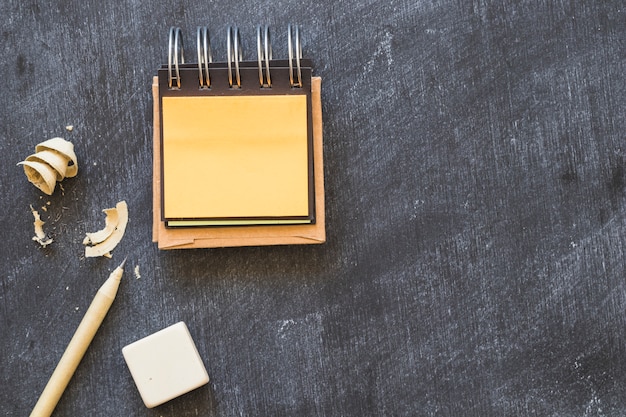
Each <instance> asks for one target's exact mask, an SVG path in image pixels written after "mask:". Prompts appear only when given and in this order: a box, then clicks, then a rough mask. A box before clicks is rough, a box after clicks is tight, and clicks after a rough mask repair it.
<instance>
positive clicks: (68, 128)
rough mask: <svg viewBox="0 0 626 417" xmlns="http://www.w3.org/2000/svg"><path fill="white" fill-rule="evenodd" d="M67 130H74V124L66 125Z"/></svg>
mask: <svg viewBox="0 0 626 417" xmlns="http://www.w3.org/2000/svg"><path fill="white" fill-rule="evenodd" d="M65 130H67V131H68V132H71V131H72V130H74V126H72V125H67V126H65Z"/></svg>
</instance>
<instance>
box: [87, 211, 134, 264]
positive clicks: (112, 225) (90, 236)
mask: <svg viewBox="0 0 626 417" xmlns="http://www.w3.org/2000/svg"><path fill="white" fill-rule="evenodd" d="M102 211H103V212H104V213H106V215H107V217H106V219H105V227H104V229H102V230H99V231H97V232H94V233H87V234H86V235H87V236H86V237H85V240H83V244H85V245H93V246H87V247H86V248H85V257H87V258H91V257H95V256H105V257H108V258H110V257H111V251H112V250H113V249H115V247H116V246H117V244H118V243H120V241H121V240H122V237H123V236H124V232H125V231H126V224H128V206H127V205H126V201H120V202H119V203H117V204H116V205H115V208H110V209H105V210H102Z"/></svg>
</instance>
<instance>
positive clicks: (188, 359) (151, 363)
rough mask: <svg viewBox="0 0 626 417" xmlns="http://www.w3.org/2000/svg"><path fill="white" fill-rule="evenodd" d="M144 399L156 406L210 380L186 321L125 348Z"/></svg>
mask: <svg viewBox="0 0 626 417" xmlns="http://www.w3.org/2000/svg"><path fill="white" fill-rule="evenodd" d="M122 354H123V355H124V360H126V364H127V365H128V369H130V373H131V375H132V376H133V380H134V381H135V385H137V389H138V390H139V394H140V395H141V399H142V400H143V402H144V404H145V405H146V407H148V408H152V407H156V406H157V405H160V404H163V403H165V402H167V401H169V400H171V399H173V398H176V397H178V396H180V395H183V394H185V393H187V392H189V391H191V390H194V389H196V388H198V387H200V386H202V385H204V384H206V383H208V382H209V375H208V374H207V371H206V368H205V367H204V364H203V363H202V359H201V358H200V354H199V353H198V349H196V345H195V344H194V343H193V339H192V338H191V334H189V329H187V326H186V325H185V323H184V322H182V321H181V322H178V323H176V324H174V325H172V326H170V327H167V328H165V329H163V330H160V331H158V332H156V333H154V334H151V335H150V336H147V337H144V338H143V339H140V340H138V341H136V342H134V343H131V344H130V345H128V346H124V347H123V348H122Z"/></svg>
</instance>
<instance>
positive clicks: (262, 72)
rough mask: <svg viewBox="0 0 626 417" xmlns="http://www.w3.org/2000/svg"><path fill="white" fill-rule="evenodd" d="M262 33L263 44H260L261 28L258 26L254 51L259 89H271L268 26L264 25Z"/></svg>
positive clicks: (270, 48) (270, 56)
mask: <svg viewBox="0 0 626 417" xmlns="http://www.w3.org/2000/svg"><path fill="white" fill-rule="evenodd" d="M263 32H264V34H263V42H261V26H258V27H257V32H256V50H257V59H258V62H259V84H260V85H261V88H271V87H272V77H271V76H270V61H271V59H272V43H271V41H270V28H269V26H267V25H265V27H264V30H263ZM264 65H265V68H264Z"/></svg>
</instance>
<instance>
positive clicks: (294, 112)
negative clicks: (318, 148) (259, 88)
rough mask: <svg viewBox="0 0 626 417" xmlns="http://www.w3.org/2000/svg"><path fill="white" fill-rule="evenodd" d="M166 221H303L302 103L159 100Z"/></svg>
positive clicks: (296, 98)
mask: <svg viewBox="0 0 626 417" xmlns="http://www.w3.org/2000/svg"><path fill="white" fill-rule="evenodd" d="M162 100H163V101H162V116H163V125H162V126H163V209H164V216H165V218H166V219H172V218H182V219H194V218H224V217H226V218H233V217H235V218H245V217H288V216H308V215H309V188H308V183H309V167H308V128H307V97H306V96H305V95H284V96H277V95H276V96H242V97H237V96H201V97H163V99H162Z"/></svg>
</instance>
